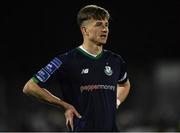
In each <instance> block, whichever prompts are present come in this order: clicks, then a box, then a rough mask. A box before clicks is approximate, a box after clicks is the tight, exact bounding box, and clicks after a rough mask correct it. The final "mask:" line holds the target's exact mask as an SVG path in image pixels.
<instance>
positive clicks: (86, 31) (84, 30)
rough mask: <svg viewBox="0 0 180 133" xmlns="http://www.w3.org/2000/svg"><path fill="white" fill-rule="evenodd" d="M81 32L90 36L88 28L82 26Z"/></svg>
mask: <svg viewBox="0 0 180 133" xmlns="http://www.w3.org/2000/svg"><path fill="white" fill-rule="evenodd" d="M81 32H82V34H83V35H89V32H88V30H87V28H86V26H81Z"/></svg>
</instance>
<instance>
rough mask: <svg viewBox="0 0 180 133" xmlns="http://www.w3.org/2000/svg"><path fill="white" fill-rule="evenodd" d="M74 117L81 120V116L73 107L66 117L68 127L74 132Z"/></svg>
mask: <svg viewBox="0 0 180 133" xmlns="http://www.w3.org/2000/svg"><path fill="white" fill-rule="evenodd" d="M74 115H76V116H77V117H78V118H81V115H80V114H79V113H78V112H77V110H76V109H75V108H74V107H73V106H72V105H71V106H70V107H68V108H67V109H66V111H65V117H66V126H67V128H68V129H69V130H70V131H73V130H74V126H73V118H74Z"/></svg>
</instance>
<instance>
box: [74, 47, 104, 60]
mask: <svg viewBox="0 0 180 133" xmlns="http://www.w3.org/2000/svg"><path fill="white" fill-rule="evenodd" d="M77 50H78V51H80V52H81V53H82V54H83V55H85V56H87V57H89V58H90V59H94V60H97V59H100V58H101V57H102V55H103V51H102V52H101V53H100V54H98V55H97V56H96V57H94V56H92V55H90V54H88V53H87V52H85V51H84V50H82V49H81V48H79V47H77Z"/></svg>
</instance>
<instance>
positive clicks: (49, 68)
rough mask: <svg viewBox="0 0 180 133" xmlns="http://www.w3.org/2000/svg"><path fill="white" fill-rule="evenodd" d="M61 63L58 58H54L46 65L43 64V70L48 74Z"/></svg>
mask: <svg viewBox="0 0 180 133" xmlns="http://www.w3.org/2000/svg"><path fill="white" fill-rule="evenodd" d="M61 64H62V62H61V61H60V60H59V59H58V58H55V59H53V60H52V61H51V62H50V63H49V64H48V65H47V66H45V70H46V71H47V72H48V73H49V74H53V73H54V72H55V71H56V70H57V69H58V68H59V67H60V66H61Z"/></svg>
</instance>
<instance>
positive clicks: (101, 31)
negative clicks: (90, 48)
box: [87, 19, 109, 45]
mask: <svg viewBox="0 0 180 133" xmlns="http://www.w3.org/2000/svg"><path fill="white" fill-rule="evenodd" d="M87 32H88V39H89V40H90V41H92V42H94V43H96V44H97V45H103V44H105V43H106V42H107V38H108V33H109V22H108V20H107V19H104V20H94V19H91V20H90V21H89V23H88V24H87Z"/></svg>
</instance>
